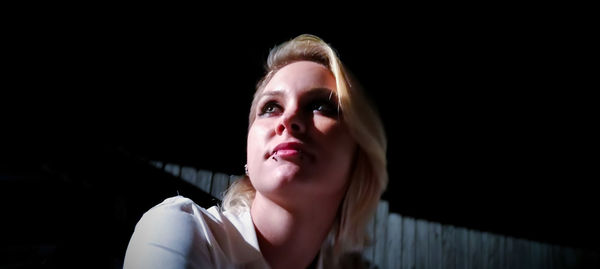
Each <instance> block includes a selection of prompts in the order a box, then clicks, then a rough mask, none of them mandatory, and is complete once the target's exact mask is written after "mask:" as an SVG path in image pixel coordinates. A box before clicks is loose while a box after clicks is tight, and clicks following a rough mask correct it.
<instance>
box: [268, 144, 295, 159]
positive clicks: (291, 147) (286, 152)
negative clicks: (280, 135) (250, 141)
mask: <svg viewBox="0 0 600 269" xmlns="http://www.w3.org/2000/svg"><path fill="white" fill-rule="evenodd" d="M301 153H302V144H300V143H297V142H288V143H281V144H279V145H277V146H276V147H275V148H274V149H273V151H272V152H271V156H278V157H292V156H295V155H300V154H301Z"/></svg>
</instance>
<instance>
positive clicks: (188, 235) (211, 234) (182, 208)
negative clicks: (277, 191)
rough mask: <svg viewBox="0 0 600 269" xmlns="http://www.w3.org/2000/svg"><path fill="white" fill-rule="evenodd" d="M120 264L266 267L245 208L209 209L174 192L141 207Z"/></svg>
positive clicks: (131, 267) (175, 266) (127, 265)
mask: <svg viewBox="0 0 600 269" xmlns="http://www.w3.org/2000/svg"><path fill="white" fill-rule="evenodd" d="M124 268H126V269H134V268H135V269H137V268H181V269H183V268H269V266H268V264H267V263H266V261H265V260H264V258H263V257H262V254H261V253H260V248H259V246H258V240H257V237H256V232H255V230H254V224H253V223H252V218H251V216H250V212H249V211H244V212H241V213H240V214H239V215H234V214H231V213H229V212H227V211H225V212H221V211H220V210H218V208H217V207H216V206H213V207H211V208H209V209H208V210H206V209H204V208H202V207H200V206H198V205H197V204H196V203H194V202H193V201H192V200H190V199H188V198H185V197H182V196H175V197H171V198H168V199H166V200H165V201H163V202H162V203H160V204H158V205H157V206H155V207H153V208H152V209H150V210H149V211H148V212H146V213H145V214H144V215H143V216H142V218H141V219H140V221H139V222H138V223H137V225H136V226H135V231H134V233H133V235H132V237H131V240H130V241H129V246H128V247H127V252H126V254H125V263H124Z"/></svg>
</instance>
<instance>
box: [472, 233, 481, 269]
mask: <svg viewBox="0 0 600 269" xmlns="http://www.w3.org/2000/svg"><path fill="white" fill-rule="evenodd" d="M481 253H482V251H481V232H479V231H476V230H470V231H469V267H470V268H482V267H483V260H482V259H481V258H482V257H481Z"/></svg>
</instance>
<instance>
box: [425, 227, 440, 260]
mask: <svg viewBox="0 0 600 269" xmlns="http://www.w3.org/2000/svg"><path fill="white" fill-rule="evenodd" d="M428 226H429V235H428V238H429V251H428V258H427V262H428V266H427V268H429V269H442V225H441V224H439V223H435V222H430V223H429V225H428Z"/></svg>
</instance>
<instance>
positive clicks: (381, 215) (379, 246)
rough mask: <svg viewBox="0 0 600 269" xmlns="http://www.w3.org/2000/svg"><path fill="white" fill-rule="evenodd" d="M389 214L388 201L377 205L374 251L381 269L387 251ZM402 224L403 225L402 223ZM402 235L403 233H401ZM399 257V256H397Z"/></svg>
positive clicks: (399, 239) (400, 240) (375, 258)
mask: <svg viewBox="0 0 600 269" xmlns="http://www.w3.org/2000/svg"><path fill="white" fill-rule="evenodd" d="M388 214H389V204H388V202H387V201H381V202H379V204H378V205H377V213H376V214H375V240H376V241H375V250H374V253H373V254H374V261H375V264H376V265H377V266H378V267H379V268H384V267H383V265H385V259H386V257H385V256H386V253H387V250H386V249H385V246H386V242H385V239H386V238H387V226H388ZM401 224H402V223H401ZM400 235H402V233H401V232H400ZM396 240H398V241H399V242H402V238H397V239H396ZM397 255H398V254H397Z"/></svg>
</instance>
